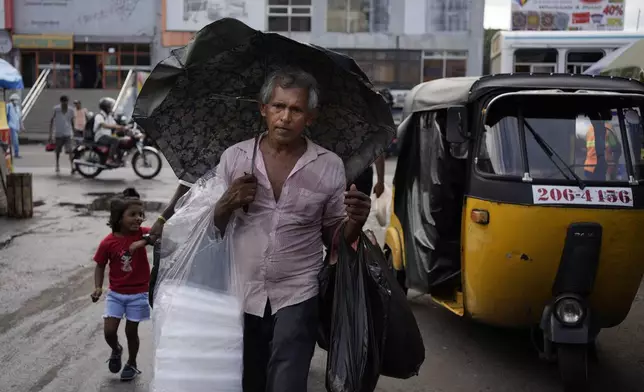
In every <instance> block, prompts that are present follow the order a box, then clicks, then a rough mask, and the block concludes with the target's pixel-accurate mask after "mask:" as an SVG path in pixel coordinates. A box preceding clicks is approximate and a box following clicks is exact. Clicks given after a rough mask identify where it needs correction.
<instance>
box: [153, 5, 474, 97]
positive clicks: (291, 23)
mask: <svg viewBox="0 0 644 392" xmlns="http://www.w3.org/2000/svg"><path fill="white" fill-rule="evenodd" d="M155 1H157V6H158V10H159V12H158V13H157V16H158V18H159V26H160V34H159V36H158V39H157V40H155V44H154V47H153V52H154V54H153V62H158V61H160V60H162V59H163V58H165V57H167V56H169V54H170V50H171V49H173V48H176V47H180V46H183V45H185V44H187V43H188V42H189V40H190V39H191V38H192V36H193V35H194V33H195V32H196V31H198V30H199V29H200V28H201V27H203V26H205V25H206V24H208V23H210V22H212V21H214V20H217V19H219V18H222V17H233V18H237V19H239V20H241V21H243V22H244V23H246V24H248V25H249V26H251V27H253V28H255V29H258V30H262V31H270V32H276V33H280V34H283V35H285V36H288V37H290V38H292V39H295V40H298V41H301V42H308V43H312V44H316V45H320V46H324V47H327V48H330V49H333V50H336V51H338V52H343V53H346V54H348V55H350V56H351V57H353V58H354V59H355V60H356V62H357V63H358V64H359V65H360V67H361V68H362V69H363V70H364V71H365V73H366V74H367V75H368V76H369V77H370V78H371V80H372V81H373V83H374V84H375V85H376V86H377V87H388V88H391V89H403V90H404V89H409V88H411V87H413V86H414V85H416V84H418V83H420V82H422V81H428V80H433V79H438V78H442V77H450V76H466V75H467V76H469V75H481V72H482V63H483V10H484V0H155Z"/></svg>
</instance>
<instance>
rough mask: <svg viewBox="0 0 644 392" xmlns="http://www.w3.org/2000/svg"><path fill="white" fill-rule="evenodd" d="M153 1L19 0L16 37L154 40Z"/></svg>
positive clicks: (16, 12)
mask: <svg viewBox="0 0 644 392" xmlns="http://www.w3.org/2000/svg"><path fill="white" fill-rule="evenodd" d="M154 3H155V2H154V1H143V0H56V1H51V0H20V1H15V2H14V22H15V23H14V27H15V32H16V33H17V34H74V35H81V36H82V35H95V36H105V35H108V36H153V35H154V27H155V25H156V23H155V22H156V20H155V16H156V11H155V6H154Z"/></svg>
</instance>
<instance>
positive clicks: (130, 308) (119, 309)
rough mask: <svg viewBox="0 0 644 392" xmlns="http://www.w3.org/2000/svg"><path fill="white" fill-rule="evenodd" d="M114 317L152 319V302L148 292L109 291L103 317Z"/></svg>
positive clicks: (138, 319)
mask: <svg viewBox="0 0 644 392" xmlns="http://www.w3.org/2000/svg"><path fill="white" fill-rule="evenodd" d="M107 317H114V318H117V319H121V318H123V317H125V319H126V320H129V321H133V322H141V321H145V320H149V319H150V304H149V302H148V293H139V294H119V293H115V292H113V291H110V292H108V293H107V297H106V298H105V315H103V318H107Z"/></svg>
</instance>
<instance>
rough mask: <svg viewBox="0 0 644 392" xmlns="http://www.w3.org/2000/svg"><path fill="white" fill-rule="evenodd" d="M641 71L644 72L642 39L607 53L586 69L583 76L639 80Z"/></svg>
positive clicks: (643, 45) (643, 44)
mask: <svg viewBox="0 0 644 392" xmlns="http://www.w3.org/2000/svg"><path fill="white" fill-rule="evenodd" d="M642 70H644V39H640V40H637V41H635V42H633V43H630V44H628V45H625V46H623V47H621V48H619V49H617V50H615V51H613V52H611V53H609V54H608V56H606V57H604V58H602V59H601V60H599V61H598V62H596V63H595V64H593V65H592V66H591V67H590V68H588V69H587V70H586V72H584V74H586V75H606V76H622V77H629V78H631V77H632V78H635V79H640V72H641V71H642Z"/></svg>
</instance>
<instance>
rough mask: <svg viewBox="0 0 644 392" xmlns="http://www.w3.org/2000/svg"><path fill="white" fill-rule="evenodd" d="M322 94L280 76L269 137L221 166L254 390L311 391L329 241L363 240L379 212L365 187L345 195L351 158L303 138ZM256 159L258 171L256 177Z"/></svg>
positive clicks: (224, 222) (285, 73) (299, 75)
mask: <svg viewBox="0 0 644 392" xmlns="http://www.w3.org/2000/svg"><path fill="white" fill-rule="evenodd" d="M318 97H319V92H318V88H317V82H316V81H315V79H314V78H313V76H311V75H310V74H308V73H306V72H303V71H301V70H279V71H276V72H274V73H273V74H271V75H270V76H269V77H268V79H267V80H266V81H265V83H264V85H263V86H262V88H261V92H260V100H261V105H260V111H261V114H262V116H263V117H264V120H265V123H266V126H267V128H268V131H267V132H265V133H264V134H262V135H261V136H260V137H259V138H258V139H257V140H255V139H250V140H246V141H242V142H241V143H238V144H236V145H234V146H232V147H230V148H228V149H226V150H225V151H224V153H223V154H222V156H221V159H220V162H219V165H218V166H217V171H218V173H219V174H218V175H220V176H221V177H222V178H223V179H224V182H225V183H226V185H227V190H226V192H225V193H224V194H223V196H222V197H221V198H220V199H219V201H218V202H217V203H216V205H215V206H214V224H215V226H216V227H217V228H218V229H219V231H220V232H221V233H224V232H225V231H226V230H227V229H228V224H229V222H231V221H232V220H236V221H237V222H238V224H237V226H236V229H235V230H236V231H235V234H234V236H233V239H232V240H233V242H234V245H233V246H234V252H233V254H234V255H235V256H234V257H235V263H236V264H237V265H238V266H239V268H240V270H241V271H242V282H243V284H244V287H245V288H246V290H245V298H244V313H245V314H244V338H243V339H244V353H243V357H244V358H243V363H244V366H243V376H242V378H243V381H242V384H243V389H244V392H267V391H270V392H278V391H298V392H299V391H306V390H307V380H308V375H309V368H310V365H311V359H312V357H313V352H314V350H315V343H316V339H317V331H318V322H319V318H318V298H317V296H318V292H319V283H318V278H317V275H318V273H319V271H320V270H321V269H322V267H323V263H322V250H323V244H326V245H327V246H328V245H330V244H331V242H332V241H331V239H332V237H333V236H334V235H335V233H340V232H339V231H338V230H339V228H341V227H344V229H343V231H342V233H341V234H340V235H343V236H344V238H345V239H346V241H348V242H349V243H352V242H354V241H355V240H357V239H358V237H359V235H360V233H361V232H362V227H363V226H364V224H365V222H366V220H367V217H368V215H369V211H370V209H371V199H370V198H369V196H367V195H366V194H364V193H362V192H360V191H358V190H357V189H356V186H355V185H351V186H350V188H349V190H348V191H346V190H345V188H346V176H345V171H344V163H343V162H342V159H340V157H339V156H338V155H336V154H334V153H333V152H331V151H329V150H326V149H324V148H322V147H321V146H319V145H317V144H315V143H314V142H313V141H311V140H310V139H308V138H306V137H305V136H304V134H303V132H304V129H305V128H306V127H307V126H309V125H311V124H312V122H313V121H314V118H315V114H316V110H317V106H318V100H319V98H318ZM254 154H256V155H257V162H256V163H255V167H254V168H253V169H254V172H255V174H254V175H253V174H246V173H248V172H249V171H250V168H251V165H252V163H253V161H254V160H253V159H252V157H253V155H254ZM260 162H261V163H260ZM182 186H183V185H182ZM178 192H180V190H178ZM173 203H174V202H173ZM245 206H247V207H248V212H247V213H245V212H243V209H244V208H246V207H245ZM163 219H164V218H161V219H159V220H158V221H157V222H161V221H163ZM343 224H344V226H342V225H343ZM152 238H153V239H155V236H154V235H152ZM249 244H253V246H249Z"/></svg>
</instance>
